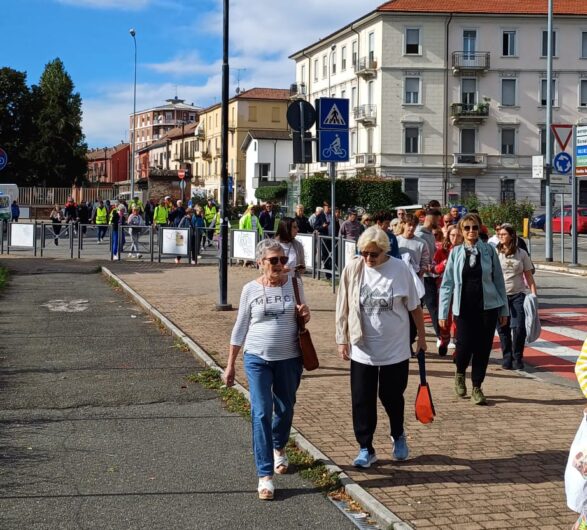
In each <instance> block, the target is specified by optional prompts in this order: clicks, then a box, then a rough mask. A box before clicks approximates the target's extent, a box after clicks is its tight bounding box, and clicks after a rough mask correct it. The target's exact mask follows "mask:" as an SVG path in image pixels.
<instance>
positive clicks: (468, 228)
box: [463, 225, 479, 232]
mask: <svg viewBox="0 0 587 530" xmlns="http://www.w3.org/2000/svg"><path fill="white" fill-rule="evenodd" d="M463 230H464V231H465V232H470V231H471V230H473V232H478V231H479V226H477V225H465V226H463Z"/></svg>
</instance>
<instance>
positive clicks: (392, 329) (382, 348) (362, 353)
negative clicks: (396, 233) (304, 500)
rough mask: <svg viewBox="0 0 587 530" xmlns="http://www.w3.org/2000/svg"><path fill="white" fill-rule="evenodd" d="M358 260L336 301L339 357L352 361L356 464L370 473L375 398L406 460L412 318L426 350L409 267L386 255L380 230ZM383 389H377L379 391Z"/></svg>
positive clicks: (363, 240) (361, 244) (367, 238)
mask: <svg viewBox="0 0 587 530" xmlns="http://www.w3.org/2000/svg"><path fill="white" fill-rule="evenodd" d="M357 247H358V249H359V252H360V254H361V255H360V256H358V257H356V258H355V259H353V260H352V261H351V262H350V263H349V264H348V265H347V266H346V267H345V269H344V271H343V273H342V277H341V281H340V288H339V291H338V297H337V301H336V342H337V344H338V352H339V355H340V356H341V357H342V358H343V359H344V360H346V361H348V360H350V361H351V397H352V412H353V427H354V431H355V437H356V439H357V442H358V443H359V446H360V451H359V454H358V456H357V458H355V460H354V462H353V463H354V465H355V466H357V467H362V468H366V467H369V466H370V465H371V464H372V463H374V462H376V461H377V457H376V455H375V449H374V448H373V435H374V433H375V426H376V425H377V394H378V393H379V399H380V400H381V403H382V404H383V406H384V407H385V411H386V412H387V415H388V417H389V422H390V427H391V436H392V440H393V456H394V458H395V459H396V460H405V459H406V458H407V457H408V453H409V451H408V445H407V443H406V436H405V433H404V391H405V389H406V386H407V383H408V372H409V362H410V325H409V315H410V314H411V315H412V316H413V318H414V321H415V323H416V327H417V332H418V349H423V350H426V338H425V332H424V318H423V315H422V308H421V306H420V300H419V299H418V294H417V293H416V287H415V285H414V281H413V279H412V274H411V272H410V270H409V269H408V266H407V265H406V264H405V263H404V262H403V261H402V260H400V259H397V258H393V257H390V256H388V255H387V252H388V251H389V248H390V243H389V238H388V237H387V235H386V234H385V232H384V231H383V230H381V229H380V228H379V227H376V226H373V227H370V228H368V229H367V230H365V232H363V234H362V235H361V237H360V238H359V241H358V242H357ZM378 387H379V389H378Z"/></svg>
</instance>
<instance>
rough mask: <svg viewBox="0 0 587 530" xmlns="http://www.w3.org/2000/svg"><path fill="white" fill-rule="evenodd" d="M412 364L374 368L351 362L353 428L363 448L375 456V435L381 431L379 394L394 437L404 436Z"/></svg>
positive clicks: (407, 361)
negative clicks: (405, 407) (377, 430)
mask: <svg viewBox="0 0 587 530" xmlns="http://www.w3.org/2000/svg"><path fill="white" fill-rule="evenodd" d="M409 366H410V361H409V360H405V361H402V362H401V363H396V364H388V365H385V366H371V365H368V364H362V363H358V362H356V361H352V360H351V397H352V407H353V428H354V430H355V438H356V439H357V442H358V443H359V445H360V446H361V448H367V449H369V452H373V450H374V449H373V434H374V433H375V428H376V427H377V393H378V392H377V390H378V387H379V399H380V400H381V403H382V405H383V407H384V408H385V412H387V416H388V417H389V424H390V428H391V429H390V430H391V436H393V438H394V439H397V438H398V437H399V436H401V435H402V434H403V433H404V391H405V390H406V386H407V384H408V374H409Z"/></svg>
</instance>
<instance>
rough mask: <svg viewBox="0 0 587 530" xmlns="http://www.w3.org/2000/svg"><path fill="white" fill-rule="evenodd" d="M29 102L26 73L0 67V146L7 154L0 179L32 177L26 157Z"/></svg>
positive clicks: (26, 179) (12, 180) (30, 134)
mask: <svg viewBox="0 0 587 530" xmlns="http://www.w3.org/2000/svg"><path fill="white" fill-rule="evenodd" d="M31 105H32V99H31V92H30V90H29V88H28V86H27V83H26V73H24V72H18V71H17V70H13V69H12V68H0V147H2V148H3V149H4V150H5V151H6V152H7V154H8V165H7V166H6V167H5V168H4V169H3V170H2V171H0V182H10V183H15V184H20V185H26V184H29V183H30V182H31V179H32V178H33V177H34V168H33V165H32V163H31V157H30V145H31V142H32V139H33V130H34V129H33V122H32V112H31Z"/></svg>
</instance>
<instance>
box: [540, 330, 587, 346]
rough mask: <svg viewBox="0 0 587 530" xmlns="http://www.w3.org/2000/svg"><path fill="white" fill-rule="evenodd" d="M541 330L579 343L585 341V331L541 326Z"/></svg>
mask: <svg viewBox="0 0 587 530" xmlns="http://www.w3.org/2000/svg"><path fill="white" fill-rule="evenodd" d="M542 329H543V330H544V331H549V332H550V333H556V334H557V335H563V336H565V337H569V338H571V339H576V340H578V341H581V342H583V341H584V340H585V339H587V331H583V330H581V329H575V328H569V327H566V326H542Z"/></svg>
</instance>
